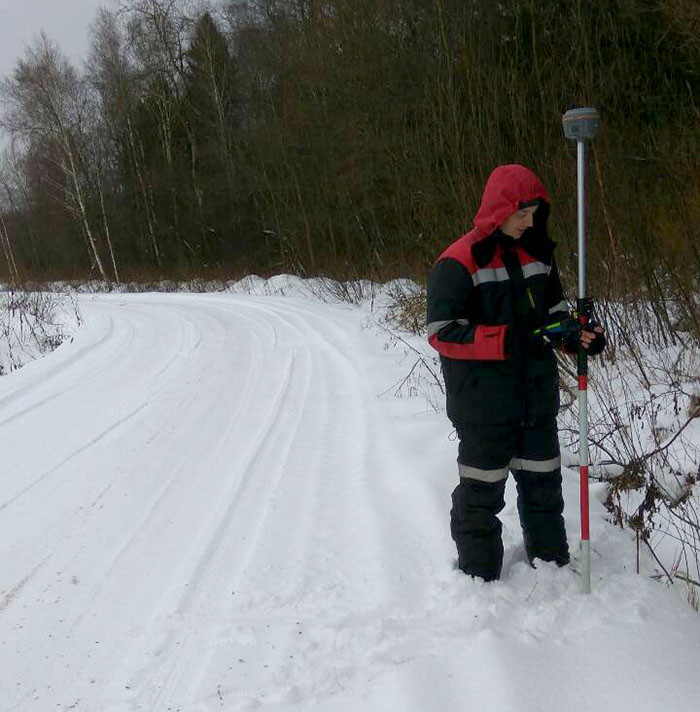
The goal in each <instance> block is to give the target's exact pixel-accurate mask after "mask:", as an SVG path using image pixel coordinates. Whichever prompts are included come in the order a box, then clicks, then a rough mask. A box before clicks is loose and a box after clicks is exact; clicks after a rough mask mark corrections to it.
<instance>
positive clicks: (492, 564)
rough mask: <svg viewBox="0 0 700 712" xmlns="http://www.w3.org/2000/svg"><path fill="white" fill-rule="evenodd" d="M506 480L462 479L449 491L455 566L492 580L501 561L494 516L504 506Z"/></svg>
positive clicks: (500, 548)
mask: <svg viewBox="0 0 700 712" xmlns="http://www.w3.org/2000/svg"><path fill="white" fill-rule="evenodd" d="M505 488H506V481H505V480H500V481H498V482H493V483H492V482H480V481H479V480H472V479H462V480H460V483H459V485H457V487H456V488H455V490H454V492H453V493H452V511H451V512H450V531H451V532H452V538H453V539H454V541H455V544H456V545H457V554H458V566H459V568H460V569H461V570H462V571H463V572H464V573H465V574H469V575H471V576H478V577H480V578H482V579H484V581H494V580H496V579H498V578H499V577H500V575H501V566H502V565H503V542H502V541H501V531H502V528H503V527H502V524H501V521H500V520H499V519H498V517H497V516H496V515H497V514H498V513H499V512H500V511H501V510H502V509H503V507H504V506H505V501H504V499H503V495H504V492H505Z"/></svg>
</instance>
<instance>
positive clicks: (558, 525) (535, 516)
mask: <svg viewBox="0 0 700 712" xmlns="http://www.w3.org/2000/svg"><path fill="white" fill-rule="evenodd" d="M513 475H514V476H515V480H516V482H517V487H518V514H519V515H520V525H521V526H522V529H523V540H524V542H525V551H526V553H527V557H528V559H529V560H530V563H532V562H533V560H534V559H542V561H554V562H556V564H557V565H558V566H565V565H566V564H568V563H569V558H570V557H569V545H568V543H567V540H566V529H565V526H564V517H562V512H563V511H564V498H563V496H562V492H561V471H560V470H556V471H555V472H553V473H551V474H542V473H537V472H527V471H523V470H518V471H515V472H514V473H513Z"/></svg>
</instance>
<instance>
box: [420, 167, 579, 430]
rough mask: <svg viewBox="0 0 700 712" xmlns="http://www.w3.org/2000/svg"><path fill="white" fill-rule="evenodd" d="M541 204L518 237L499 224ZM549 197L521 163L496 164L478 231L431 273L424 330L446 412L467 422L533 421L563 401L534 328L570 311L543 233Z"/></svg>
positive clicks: (456, 245) (553, 366) (554, 367)
mask: <svg viewBox="0 0 700 712" xmlns="http://www.w3.org/2000/svg"><path fill="white" fill-rule="evenodd" d="M532 201H539V205H538V209H537V211H536V213H535V215H534V220H533V223H534V224H533V227H532V228H529V229H528V230H526V231H525V232H524V233H523V235H522V236H521V237H520V239H518V240H515V239H514V238H511V237H509V236H507V235H504V234H503V233H501V231H500V230H499V229H498V228H499V226H500V225H502V224H503V223H504V222H505V221H506V220H507V219H508V217H510V215H512V214H513V213H514V212H515V211H516V210H518V209H519V207H521V206H522V204H527V203H531V202H532ZM548 215H549V197H548V195H547V192H546V191H545V189H544V186H543V185H542V183H541V182H540V181H539V179H538V178H537V177H536V176H535V175H534V174H533V173H532V172H531V171H530V170H528V169H527V168H525V167H523V166H520V165H506V166H499V167H498V168H496V169H495V170H494V171H493V173H492V174H491V176H490V177H489V180H488V181H487V183H486V187H485V189H484V194H483V197H482V201H481V206H480V207H479V210H478V212H477V214H476V217H475V220H474V225H475V226H474V229H473V230H472V231H471V232H469V233H467V234H466V235H463V236H462V237H460V238H459V239H458V240H457V241H456V242H454V243H453V244H452V245H450V246H449V247H448V248H447V249H446V250H445V251H444V252H443V253H442V254H441V255H440V257H439V258H438V260H437V262H436V263H435V265H434V266H433V268H432V269H431V271H430V274H429V276H428V337H429V341H430V344H431V346H433V347H434V348H435V349H437V351H438V352H439V353H440V360H441V365H442V372H443V376H444V379H445V387H446V397H447V414H448V416H449V417H450V419H451V420H452V422H453V423H454V424H455V426H456V427H458V428H459V427H460V426H462V425H469V424H479V425H498V424H525V425H531V424H532V423H534V422H536V421H538V420H539V419H541V418H553V417H554V416H555V415H556V413H557V410H558V408H559V376H558V372H557V365H556V359H555V356H554V353H553V351H552V348H551V347H550V346H548V345H545V344H542V343H541V342H538V341H536V340H535V339H534V338H533V337H532V332H533V331H534V330H535V329H537V328H538V327H540V326H542V325H544V324H546V323H551V322H552V321H556V320H558V319H560V318H563V317H565V316H567V304H566V302H565V301H564V297H563V294H562V288H561V283H560V280H559V273H558V270H557V266H556V263H555V261H554V255H553V252H554V243H553V242H552V241H551V240H550V239H549V237H548V235H547V218H548Z"/></svg>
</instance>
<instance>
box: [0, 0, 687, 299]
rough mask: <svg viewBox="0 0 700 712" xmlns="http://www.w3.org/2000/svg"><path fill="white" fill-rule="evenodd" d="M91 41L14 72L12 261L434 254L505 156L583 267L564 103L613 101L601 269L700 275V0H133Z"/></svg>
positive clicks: (412, 264) (424, 263) (100, 263)
mask: <svg viewBox="0 0 700 712" xmlns="http://www.w3.org/2000/svg"><path fill="white" fill-rule="evenodd" d="M90 46H91V48H90V53H89V58H88V60H87V62H86V63H85V64H84V65H82V66H80V67H78V66H75V65H72V64H71V63H70V62H69V61H68V59H67V58H66V56H65V55H64V54H63V52H62V50H61V48H59V47H57V46H56V45H55V44H54V43H53V42H52V41H51V40H50V39H48V38H46V37H44V36H40V37H38V38H37V39H36V41H35V42H34V43H33V44H32V45H31V46H29V47H28V48H27V49H26V51H25V53H24V55H23V56H22V57H21V58H19V59H18V62H17V64H16V67H15V69H14V71H13V73H12V74H11V75H10V76H8V77H6V78H5V80H4V82H3V84H2V99H3V104H2V119H1V123H2V128H3V130H4V133H5V139H6V154H5V157H4V161H3V163H2V167H1V170H0V182H1V185H0V201H1V202H0V217H1V220H0V237H1V243H2V247H3V254H2V257H3V259H2V263H1V264H0V279H4V280H15V281H20V282H21V281H23V280H27V279H48V278H52V279H56V278H76V279H85V278H87V277H94V278H99V279H103V280H105V281H109V282H119V281H124V280H133V279H139V278H148V279H153V278H157V277H176V278H186V277H188V276H195V275H197V276H206V275H211V276H218V277H222V276H236V275H241V274H243V273H249V272H257V273H262V274H270V273H274V272H280V271H287V272H293V273H296V274H302V275H315V274H329V275H333V276H338V277H343V278H348V277H357V276H363V277H373V278H376V279H385V278H388V277H392V276H396V275H407V276H412V277H416V278H419V279H421V278H422V277H423V275H424V273H425V270H426V268H427V267H428V266H429V265H430V263H431V262H432V260H433V259H434V258H435V256H436V254H437V253H438V252H439V251H440V249H441V248H442V247H443V246H445V245H446V244H448V243H449V242H450V241H451V240H452V239H454V237H456V236H457V235H459V234H460V233H461V232H463V231H464V230H466V229H467V228H468V227H470V223H471V218H472V215H473V213H474V211H475V208H476V207H477V205H478V201H479V198H480V194H481V190H482V187H483V183H484V181H485V178H486V176H487V175H488V174H489V172H490V171H491V170H492V169H493V167H494V166H496V165H497V164H500V163H508V162H519V163H524V164H526V165H528V166H530V167H532V168H533V169H534V170H535V171H536V172H537V173H538V174H539V175H540V176H541V177H542V178H543V180H544V182H545V184H546V185H547V187H548V190H549V192H550V194H551V196H552V199H553V202H554V209H553V213H552V220H551V234H552V237H553V238H554V239H555V240H556V241H557V242H558V243H559V244H560V246H561V247H560V250H559V252H560V253H561V256H560V260H561V262H562V267H563V271H564V274H565V276H566V275H569V278H570V276H571V270H572V269H573V266H574V260H575V256H574V254H573V253H574V251H575V235H576V189H575V186H576V170H575V146H574V145H572V144H571V143H570V142H567V141H565V139H564V138H563V135H562V130H561V115H562V113H563V112H564V111H565V110H566V109H567V108H569V107H571V106H573V105H579V106H581V105H594V106H596V107H597V108H598V110H599V111H600V113H601V116H602V118H603V121H604V130H603V131H602V133H601V135H600V136H599V137H598V138H597V139H596V141H595V143H594V145H593V150H592V153H591V159H590V164H589V165H590V172H589V175H590V191H591V192H590V234H591V246H590V250H591V276H592V279H593V281H594V283H595V284H596V285H598V287H599V288H601V289H602V288H604V287H605V288H606V289H607V290H608V291H607V293H612V292H615V293H619V294H622V293H625V294H630V293H637V291H638V290H642V289H643V290H645V291H651V292H652V293H654V292H655V291H656V293H662V292H663V293H665V290H668V289H669V288H670V289H672V290H673V293H674V294H682V295H684V297H685V298H687V299H688V300H691V301H692V300H693V299H694V298H695V297H694V294H695V287H696V282H695V280H696V276H697V274H698V272H699V270H700V248H699V246H698V226H700V109H699V107H698V105H697V97H698V87H699V86H700V3H698V2H697V0H596V1H595V2H588V1H587V0H501V2H498V3H496V2H493V0H248V1H246V2H241V1H238V2H215V1H213V2H209V3H208V4H207V6H206V7H205V6H203V5H202V4H201V3H193V2H188V1H187V0H132V1H129V2H123V3H122V5H121V7H120V8H118V9H116V10H114V11H108V10H105V9H102V10H100V11H99V13H98V14H97V16H96V18H95V20H94V23H93V25H92V28H91V38H90Z"/></svg>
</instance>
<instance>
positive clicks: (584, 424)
mask: <svg viewBox="0 0 700 712" xmlns="http://www.w3.org/2000/svg"><path fill="white" fill-rule="evenodd" d="M562 123H563V126H564V134H565V135H566V137H567V138H570V139H573V140H575V141H576V149H577V150H576V159H577V179H578V294H577V300H576V309H577V312H578V319H579V323H580V324H581V327H582V328H583V327H584V326H585V325H586V324H587V323H588V320H589V318H590V316H591V310H592V302H591V300H590V298H589V297H587V296H586V247H587V245H586V142H587V141H590V140H592V139H593V138H594V137H595V135H596V134H597V133H598V129H599V128H600V116H599V115H598V112H597V111H596V110H595V109H593V108H584V109H570V110H569V111H567V112H566V114H564V117H563V119H562ZM577 371H578V413H579V477H580V489H581V579H582V582H581V590H582V592H583V593H590V592H591V540H590V526H589V521H590V515H589V506H588V501H589V500H588V466H589V459H588V358H587V354H586V349H584V348H583V346H581V343H580V342H579V346H578V369H577Z"/></svg>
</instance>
